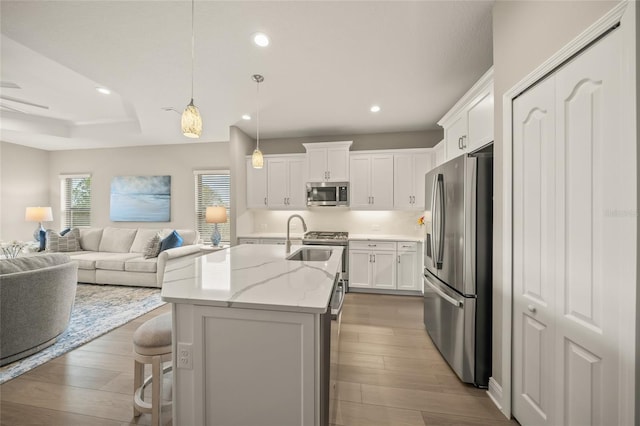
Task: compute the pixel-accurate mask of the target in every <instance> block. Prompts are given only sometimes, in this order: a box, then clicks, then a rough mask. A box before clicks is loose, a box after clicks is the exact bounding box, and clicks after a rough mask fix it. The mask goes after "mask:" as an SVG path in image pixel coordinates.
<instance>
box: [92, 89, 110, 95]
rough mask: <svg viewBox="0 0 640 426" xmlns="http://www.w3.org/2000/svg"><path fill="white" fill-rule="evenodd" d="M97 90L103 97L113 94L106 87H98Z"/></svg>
mask: <svg viewBox="0 0 640 426" xmlns="http://www.w3.org/2000/svg"><path fill="white" fill-rule="evenodd" d="M96 90H97V91H98V92H99V93H102V94H103V95H110V94H111V90H109V89H107V88H106V87H96Z"/></svg>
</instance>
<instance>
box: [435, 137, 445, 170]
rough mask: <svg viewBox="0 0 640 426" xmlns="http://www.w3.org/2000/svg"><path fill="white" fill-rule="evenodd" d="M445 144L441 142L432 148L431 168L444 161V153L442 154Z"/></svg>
mask: <svg viewBox="0 0 640 426" xmlns="http://www.w3.org/2000/svg"><path fill="white" fill-rule="evenodd" d="M444 147H445V142H444V140H441V141H440V142H438V144H437V145H436V146H434V147H433V153H434V159H433V167H437V166H439V165H440V164H442V163H444V161H445V152H444Z"/></svg>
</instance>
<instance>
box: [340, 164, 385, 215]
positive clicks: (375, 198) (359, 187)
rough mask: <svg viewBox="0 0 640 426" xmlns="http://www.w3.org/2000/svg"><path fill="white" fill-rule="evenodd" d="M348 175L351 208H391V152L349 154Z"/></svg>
mask: <svg viewBox="0 0 640 426" xmlns="http://www.w3.org/2000/svg"><path fill="white" fill-rule="evenodd" d="M349 175H350V178H349V182H350V190H351V194H350V197H351V199H350V202H349V205H350V207H351V208H352V209H360V210H391V209H393V154H391V153H384V154H371V153H367V154H351V158H350V161H349Z"/></svg>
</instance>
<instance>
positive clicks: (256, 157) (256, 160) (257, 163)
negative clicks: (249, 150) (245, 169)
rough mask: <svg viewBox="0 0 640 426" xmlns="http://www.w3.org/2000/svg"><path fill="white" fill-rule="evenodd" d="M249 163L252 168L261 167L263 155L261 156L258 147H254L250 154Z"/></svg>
mask: <svg viewBox="0 0 640 426" xmlns="http://www.w3.org/2000/svg"><path fill="white" fill-rule="evenodd" d="M251 165H252V166H253V168H254V169H261V168H262V166H264V157H263V156H262V151H260V150H259V149H257V148H256V149H255V151H253V155H252V156H251Z"/></svg>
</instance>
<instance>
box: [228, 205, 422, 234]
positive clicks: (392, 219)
mask: <svg viewBox="0 0 640 426" xmlns="http://www.w3.org/2000/svg"><path fill="white" fill-rule="evenodd" d="M295 213H297V214H299V215H301V216H302V217H303V218H304V220H305V222H306V223H307V228H308V230H310V231H348V232H349V233H350V234H373V235H376V234H380V235H384V234H387V235H389V234H392V235H404V236H417V237H422V235H423V229H422V228H421V227H419V226H418V225H417V223H418V218H419V217H420V216H422V214H423V213H422V212H420V211H415V212H409V211H359V210H349V209H343V208H332V207H327V208H321V207H318V208H314V209H311V210H301V211H288V210H287V211H284V210H283V211H271V210H253V223H254V229H253V231H252V232H277V233H282V232H287V226H286V225H287V219H288V218H289V216H291V215H292V214H295ZM291 232H296V233H301V232H302V225H301V224H300V222H299V221H295V220H294V221H291ZM249 233H250V232H249ZM238 235H240V234H238Z"/></svg>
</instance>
